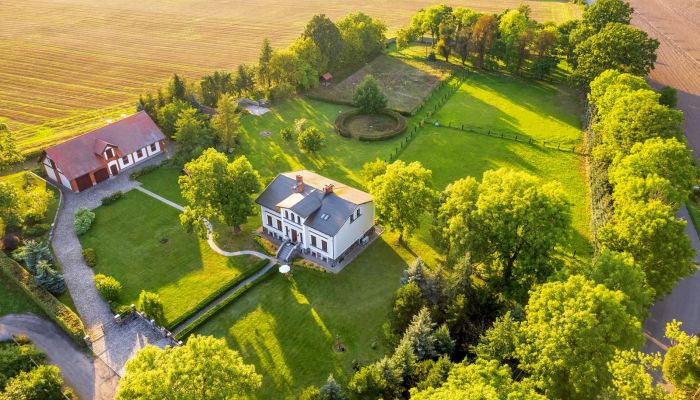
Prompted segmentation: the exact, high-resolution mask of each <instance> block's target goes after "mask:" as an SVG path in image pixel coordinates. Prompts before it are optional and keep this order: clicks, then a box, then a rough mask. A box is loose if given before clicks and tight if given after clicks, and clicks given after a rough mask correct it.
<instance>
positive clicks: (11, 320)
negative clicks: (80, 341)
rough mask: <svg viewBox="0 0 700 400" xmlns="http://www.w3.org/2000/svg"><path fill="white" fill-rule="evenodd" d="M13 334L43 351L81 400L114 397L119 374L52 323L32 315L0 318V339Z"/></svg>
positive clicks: (101, 399) (7, 337)
mask: <svg viewBox="0 0 700 400" xmlns="http://www.w3.org/2000/svg"><path fill="white" fill-rule="evenodd" d="M13 335H26V336H28V337H29V338H30V339H31V341H32V342H33V343H34V344H35V345H36V346H37V347H39V348H40V349H41V350H43V351H44V353H46V356H47V358H48V360H49V363H51V364H54V365H56V366H58V367H59V368H61V375H63V379H64V380H65V382H66V384H67V385H68V386H70V387H71V388H73V390H74V391H75V393H76V394H77V395H78V397H79V398H80V399H81V400H93V399H94V400H111V399H113V398H114V395H115V393H116V390H117V384H118V383H119V376H118V375H117V374H116V373H115V372H114V371H113V370H112V369H111V368H110V367H109V366H107V364H105V363H104V362H103V361H102V360H100V359H99V358H95V357H92V356H90V355H89V354H87V353H85V352H83V351H81V349H79V348H78V347H77V346H76V345H75V343H73V341H72V340H71V339H70V337H68V335H66V333H65V332H63V331H62V330H61V329H60V328H59V327H58V326H57V325H56V324H54V323H53V322H51V321H49V320H46V319H43V318H40V317H37V316H36V315H32V314H14V315H6V316H3V317H0V340H8V339H10V338H12V336H13Z"/></svg>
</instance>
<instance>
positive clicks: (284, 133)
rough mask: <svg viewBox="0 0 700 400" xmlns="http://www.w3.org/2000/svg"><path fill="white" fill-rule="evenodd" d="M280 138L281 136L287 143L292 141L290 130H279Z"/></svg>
mask: <svg viewBox="0 0 700 400" xmlns="http://www.w3.org/2000/svg"><path fill="white" fill-rule="evenodd" d="M280 136H282V139H284V140H285V141H287V142H289V141H291V140H292V137H293V135H292V130H291V129H290V128H282V129H281V130H280Z"/></svg>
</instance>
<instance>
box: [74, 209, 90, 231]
mask: <svg viewBox="0 0 700 400" xmlns="http://www.w3.org/2000/svg"><path fill="white" fill-rule="evenodd" d="M94 220H95V213H94V212H92V211H90V210H88V209H87V208H85V207H80V208H79V209H78V211H76V212H75V217H74V218H73V227H74V228H75V233H76V234H77V235H78V236H80V235H84V234H85V233H86V232H87V231H89V230H90V227H91V226H92V222H93V221H94Z"/></svg>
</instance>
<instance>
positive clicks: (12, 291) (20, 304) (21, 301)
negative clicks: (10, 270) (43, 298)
mask: <svg viewBox="0 0 700 400" xmlns="http://www.w3.org/2000/svg"><path fill="white" fill-rule="evenodd" d="M27 312H30V313H34V314H37V315H43V314H44V312H43V311H42V310H41V308H39V306H38V305H37V304H36V303H35V302H34V301H33V300H32V299H31V298H29V296H27V294H26V293H24V291H22V289H20V288H19V287H18V286H17V285H16V284H15V283H14V282H11V281H9V280H8V279H6V278H5V276H4V275H0V316H2V315H7V314H20V313H27Z"/></svg>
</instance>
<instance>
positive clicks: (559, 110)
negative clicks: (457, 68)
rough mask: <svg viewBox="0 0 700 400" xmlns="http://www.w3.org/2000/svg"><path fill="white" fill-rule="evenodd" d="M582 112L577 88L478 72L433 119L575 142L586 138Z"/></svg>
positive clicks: (524, 135)
mask: <svg viewBox="0 0 700 400" xmlns="http://www.w3.org/2000/svg"><path fill="white" fill-rule="evenodd" d="M582 112H583V111H582V110H581V109H580V106H579V104H578V99H577V97H576V94H575V93H574V91H573V90H572V89H569V88H566V87H560V86H557V85H553V84H548V83H543V82H534V81H525V80H522V79H520V78H514V77H510V76H506V75H502V74H489V73H481V72H477V73H470V74H469V77H468V78H467V80H466V81H465V82H464V83H463V84H462V86H461V87H460V88H459V90H458V91H457V92H456V93H455V94H454V95H453V96H452V97H451V98H450V99H449V101H448V102H447V103H445V105H444V106H443V107H442V108H440V109H439V110H438V111H437V112H436V113H435V114H434V115H433V117H432V118H431V119H436V120H438V121H440V122H441V123H442V124H443V125H447V124H448V123H451V124H452V126H459V125H461V124H464V125H465V126H469V127H471V128H476V129H479V130H483V131H487V130H492V131H495V132H498V133H500V132H504V133H511V134H517V135H518V136H520V137H526V138H531V139H536V140H538V141H541V140H546V141H547V142H552V143H561V144H567V145H573V144H579V143H580V142H581V117H580V115H581V113H582Z"/></svg>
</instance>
